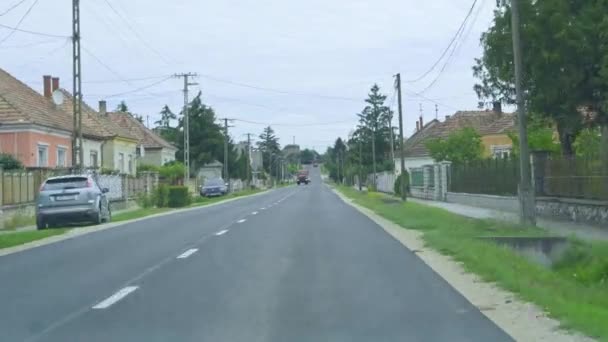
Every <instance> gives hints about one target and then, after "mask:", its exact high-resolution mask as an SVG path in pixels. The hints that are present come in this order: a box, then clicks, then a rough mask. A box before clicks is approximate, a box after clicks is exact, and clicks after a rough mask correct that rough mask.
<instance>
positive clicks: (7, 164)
mask: <svg viewBox="0 0 608 342" xmlns="http://www.w3.org/2000/svg"><path fill="white" fill-rule="evenodd" d="M0 168H2V169H4V170H18V169H22V168H23V164H21V162H20V161H19V160H18V159H17V158H15V157H13V156H12V155H10V154H6V153H0Z"/></svg>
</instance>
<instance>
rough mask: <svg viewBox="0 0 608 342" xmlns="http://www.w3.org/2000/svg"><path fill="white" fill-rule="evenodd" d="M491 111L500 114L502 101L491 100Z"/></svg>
mask: <svg viewBox="0 0 608 342" xmlns="http://www.w3.org/2000/svg"><path fill="white" fill-rule="evenodd" d="M492 111H493V112H494V113H497V114H502V103H500V101H494V102H492Z"/></svg>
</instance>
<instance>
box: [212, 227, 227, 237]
mask: <svg viewBox="0 0 608 342" xmlns="http://www.w3.org/2000/svg"><path fill="white" fill-rule="evenodd" d="M226 233H228V229H224V230H220V231H219V232H217V233H215V236H221V235H224V234H226Z"/></svg>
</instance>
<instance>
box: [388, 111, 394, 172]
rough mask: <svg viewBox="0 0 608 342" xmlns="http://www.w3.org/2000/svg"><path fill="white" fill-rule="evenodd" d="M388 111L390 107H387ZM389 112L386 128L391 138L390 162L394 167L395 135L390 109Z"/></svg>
mask: <svg viewBox="0 0 608 342" xmlns="http://www.w3.org/2000/svg"><path fill="white" fill-rule="evenodd" d="M389 111H390V109H389ZM389 114H390V118H389V120H388V129H389V130H390V133H391V135H390V139H391V144H390V148H391V162H392V164H393V168H394V167H395V137H394V135H393V113H392V111H391V113H389Z"/></svg>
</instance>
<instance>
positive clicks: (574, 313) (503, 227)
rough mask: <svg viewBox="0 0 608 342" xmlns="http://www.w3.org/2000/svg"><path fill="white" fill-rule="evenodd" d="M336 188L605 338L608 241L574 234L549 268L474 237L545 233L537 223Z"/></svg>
mask: <svg viewBox="0 0 608 342" xmlns="http://www.w3.org/2000/svg"><path fill="white" fill-rule="evenodd" d="M338 190H339V191H340V192H342V193H343V194H345V195H346V196H347V197H350V198H352V199H353V200H354V201H355V203H357V204H359V205H362V206H364V207H367V208H369V209H371V210H373V211H374V212H376V213H377V214H379V215H381V216H383V217H385V218H387V219H389V220H391V221H393V222H395V223H397V224H399V225H400V226H402V227H405V228H408V229H414V230H419V231H421V232H422V233H423V238H424V240H425V242H426V244H427V245H428V246H429V247H431V248H433V249H435V250H437V251H439V252H440V253H442V254H446V255H449V256H451V257H453V258H454V259H455V260H457V261H459V262H461V263H462V264H463V265H464V267H465V269H466V270H467V271H470V272H473V273H475V274H477V275H479V276H480V277H481V278H482V279H484V280H486V281H489V282H494V283H496V284H497V285H498V286H500V287H502V288H503V289H506V290H508V291H511V292H513V293H516V294H517V295H518V296H519V297H520V298H522V299H524V300H526V301H530V302H533V303H535V304H537V305H538V306H540V307H541V308H543V309H544V310H546V311H547V312H548V313H549V315H550V316H552V317H554V318H556V319H558V320H559V321H560V322H561V324H562V327H563V328H565V329H574V330H578V331H580V332H582V333H584V334H587V335H589V336H592V337H595V338H599V339H600V340H606V341H608V243H593V244H589V243H584V242H581V241H574V240H573V241H572V247H571V248H570V250H569V251H568V252H567V253H566V255H565V256H564V258H563V260H562V261H561V262H559V263H557V264H556V265H554V266H553V268H551V269H550V268H545V267H542V266H540V265H537V264H535V263H533V262H530V261H528V260H527V259H525V258H524V257H522V256H520V255H518V254H516V253H515V252H513V251H512V250H510V249H508V248H504V247H500V246H498V245H495V244H493V243H491V242H487V241H482V240H480V239H479V237H482V236H543V235H546V234H547V233H546V232H545V231H543V230H541V229H538V228H533V227H523V226H519V225H514V224H509V223H504V222H498V221H493V220H480V219H472V218H467V217H464V216H460V215H457V214H453V213H450V212H448V211H446V210H443V209H439V208H434V207H429V206H425V205H421V204H417V203H413V202H407V203H402V202H398V201H394V197H389V196H387V195H382V194H378V193H365V192H364V193H360V192H358V191H356V190H354V189H352V188H348V187H338Z"/></svg>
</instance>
